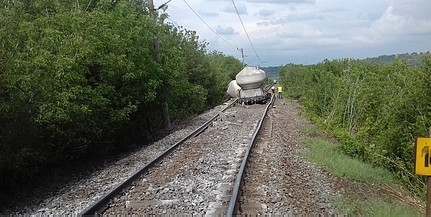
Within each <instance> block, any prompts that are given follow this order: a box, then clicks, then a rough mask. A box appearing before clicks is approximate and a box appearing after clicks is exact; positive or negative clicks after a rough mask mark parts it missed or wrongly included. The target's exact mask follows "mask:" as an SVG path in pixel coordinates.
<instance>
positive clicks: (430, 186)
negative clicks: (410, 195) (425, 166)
mask: <svg viewBox="0 0 431 217" xmlns="http://www.w3.org/2000/svg"><path fill="white" fill-rule="evenodd" d="M428 137H431V127H430V128H429V129H428ZM430 203H431V177H430V176H427V206H426V216H427V217H431V205H430Z"/></svg>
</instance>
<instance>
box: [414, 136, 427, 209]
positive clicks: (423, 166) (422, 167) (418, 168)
mask: <svg viewBox="0 0 431 217" xmlns="http://www.w3.org/2000/svg"><path fill="white" fill-rule="evenodd" d="M430 134H431V131H430ZM430 151H431V138H425V137H419V138H417V139H416V144H415V173H416V174H417V175H422V176H427V206H426V216H427V217H431V206H430V202H431V177H430V176H431V152H430Z"/></svg>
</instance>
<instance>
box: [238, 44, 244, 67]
mask: <svg viewBox="0 0 431 217" xmlns="http://www.w3.org/2000/svg"><path fill="white" fill-rule="evenodd" d="M236 49H237V50H239V52H241V60H242V67H245V65H244V49H242V48H241V49H239V48H236Z"/></svg>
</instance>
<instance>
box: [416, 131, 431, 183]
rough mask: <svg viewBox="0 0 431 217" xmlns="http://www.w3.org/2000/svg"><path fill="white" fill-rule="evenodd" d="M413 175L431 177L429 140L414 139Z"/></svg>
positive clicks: (430, 145)
mask: <svg viewBox="0 0 431 217" xmlns="http://www.w3.org/2000/svg"><path fill="white" fill-rule="evenodd" d="M415 173H416V174H417V175H423V176H431V138H423V137H419V138H417V139H416V145H415Z"/></svg>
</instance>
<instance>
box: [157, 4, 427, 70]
mask: <svg viewBox="0 0 431 217" xmlns="http://www.w3.org/2000/svg"><path fill="white" fill-rule="evenodd" d="M165 2H167V0H154V4H155V7H158V6H159V5H161V4H163V3H165ZM234 2H235V5H236V8H237V10H238V12H239V15H240V17H241V20H242V21H243V24H244V26H245V30H244V28H243V26H242V24H241V21H240V19H239V17H238V14H237V13H236V10H235V7H234V4H233V2H232V0H172V1H171V2H169V3H168V6H169V7H168V8H167V10H166V13H168V14H169V18H170V19H171V20H167V22H171V23H174V24H175V25H180V26H183V27H184V28H186V29H188V30H194V31H196V32H197V35H198V36H199V37H200V40H201V41H202V40H205V41H206V42H208V43H209V46H208V48H209V49H210V50H217V51H221V52H223V53H224V54H226V55H230V56H234V57H236V58H238V59H240V60H241V53H240V52H239V51H238V49H237V48H239V49H244V55H245V63H246V64H248V65H253V66H280V65H285V64H288V63H295V64H314V63H318V62H321V61H323V60H324V59H329V60H332V59H340V58H355V59H363V58H366V57H376V56H379V55H390V54H398V53H411V52H426V51H431V0H235V1H234ZM186 3H187V4H188V5H190V7H191V8H192V9H193V10H194V11H195V12H196V13H197V14H198V15H199V16H200V17H201V18H202V20H203V21H205V23H207V24H208V26H210V27H211V29H212V30H214V31H215V32H217V34H216V33H214V32H213V31H212V30H211V29H210V28H208V27H207V26H206V25H205V23H204V22H203V21H202V20H201V19H200V18H199V17H198V16H197V15H195V13H194V12H193V11H192V10H191V9H190V8H189V6H188V5H187V4H186ZM246 31H247V33H248V36H249V37H247V34H246ZM219 36H220V37H221V38H220V37H219ZM248 38H250V41H251V43H250V41H249V40H248ZM226 41H227V42H226ZM251 44H252V45H253V46H252V45H251ZM253 47H254V49H253Z"/></svg>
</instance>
